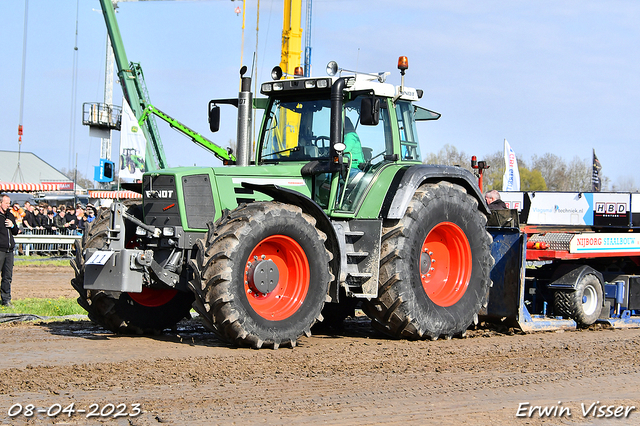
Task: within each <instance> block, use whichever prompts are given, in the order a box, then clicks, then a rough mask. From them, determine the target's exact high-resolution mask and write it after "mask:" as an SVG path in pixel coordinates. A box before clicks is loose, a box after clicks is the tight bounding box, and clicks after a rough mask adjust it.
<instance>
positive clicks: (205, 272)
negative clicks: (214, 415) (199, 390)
mask: <svg viewBox="0 0 640 426" xmlns="http://www.w3.org/2000/svg"><path fill="white" fill-rule="evenodd" d="M326 239H327V237H326V235H325V234H324V233H323V232H321V231H320V230H319V229H317V228H316V226H315V219H313V218H312V217H311V216H309V215H307V214H305V213H303V212H302V210H301V209H300V208H299V207H296V206H292V205H288V204H282V203H277V202H257V203H251V204H248V205H244V206H240V207H238V208H237V209H236V210H234V211H232V212H230V213H228V214H225V215H223V217H222V218H221V219H219V220H218V221H217V222H216V223H215V224H211V225H210V229H209V231H208V232H207V234H206V237H205V238H204V239H202V240H199V241H198V242H197V246H198V253H197V255H196V258H195V259H192V260H191V267H192V268H193V270H194V280H193V281H192V282H191V283H190V285H191V288H192V289H193V291H194V293H195V294H196V302H195V304H194V307H195V309H196V310H197V311H198V312H199V313H200V314H201V315H202V317H203V318H204V320H205V323H206V324H208V325H209V327H210V328H211V329H212V330H213V331H215V332H216V333H217V334H218V335H219V336H220V337H222V338H223V339H225V340H227V341H229V342H231V343H233V344H236V345H238V346H250V347H253V348H260V347H263V346H268V347H273V348H278V347H279V346H282V345H289V346H295V345H296V342H297V339H298V338H299V337H301V336H302V335H303V334H304V335H307V336H308V335H310V334H311V332H310V329H311V326H312V325H313V324H314V323H315V322H316V321H319V320H322V316H321V311H322V307H323V305H324V302H325V300H326V297H327V291H328V288H329V282H330V281H331V280H332V279H333V276H332V274H331V272H330V270H329V262H330V260H331V253H330V252H329V251H328V250H327V249H326V247H325V244H324V243H325V241H326Z"/></svg>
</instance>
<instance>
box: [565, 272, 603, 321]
mask: <svg viewBox="0 0 640 426" xmlns="http://www.w3.org/2000/svg"><path fill="white" fill-rule="evenodd" d="M602 305H603V295H602V285H601V284H600V280H598V278H597V277H596V276H595V275H593V274H587V275H585V276H583V277H582V278H581V279H580V281H579V282H578V284H577V285H576V288H575V290H574V291H570V292H567V291H556V292H555V295H554V306H555V308H556V313H558V314H560V315H562V316H564V317H568V318H571V319H572V320H574V321H575V322H576V323H577V324H578V325H579V326H581V327H587V326H589V325H591V324H593V323H594V322H596V320H597V319H598V318H599V317H600V311H601V310H602Z"/></svg>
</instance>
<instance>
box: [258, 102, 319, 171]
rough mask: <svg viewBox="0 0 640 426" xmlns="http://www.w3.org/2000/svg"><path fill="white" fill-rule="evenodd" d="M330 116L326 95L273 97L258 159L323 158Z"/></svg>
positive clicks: (274, 160)
mask: <svg viewBox="0 0 640 426" xmlns="http://www.w3.org/2000/svg"><path fill="white" fill-rule="evenodd" d="M330 118H331V104H330V102H329V100H328V99H318V100H306V101H297V100H296V101H287V100H280V99H276V100H274V102H273V104H272V105H271V108H270V110H269V111H267V117H266V122H265V132H264V133H263V139H262V141H261V152H260V158H261V160H262V161H265V162H280V161H300V160H312V159H318V158H327V157H328V156H329V130H330V127H329V125H330V122H331V120H330Z"/></svg>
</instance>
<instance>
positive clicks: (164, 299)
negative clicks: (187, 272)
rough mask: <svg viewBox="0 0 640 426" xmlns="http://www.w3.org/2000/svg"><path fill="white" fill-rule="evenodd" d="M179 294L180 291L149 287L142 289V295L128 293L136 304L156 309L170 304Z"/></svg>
mask: <svg viewBox="0 0 640 426" xmlns="http://www.w3.org/2000/svg"><path fill="white" fill-rule="evenodd" d="M176 293H178V290H172V289H166V290H163V289H156V288H149V287H142V293H128V294H129V297H131V299H133V301H134V302H136V303H138V304H140V305H142V306H148V307H150V308H155V307H158V306H162V305H164V304H165V303H168V302H169V301H170V300H171V299H173V297H174V296H175V295H176Z"/></svg>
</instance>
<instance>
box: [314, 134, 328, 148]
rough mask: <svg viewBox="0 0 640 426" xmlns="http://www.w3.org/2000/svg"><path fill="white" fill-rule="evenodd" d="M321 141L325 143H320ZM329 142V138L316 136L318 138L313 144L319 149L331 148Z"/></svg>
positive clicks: (315, 138)
mask: <svg viewBox="0 0 640 426" xmlns="http://www.w3.org/2000/svg"><path fill="white" fill-rule="evenodd" d="M320 141H323V142H322V144H320V143H318V142H320ZM324 141H326V142H324ZM329 141H330V139H329V136H316V137H314V138H313V144H314V145H315V146H317V147H318V149H320V148H329Z"/></svg>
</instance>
